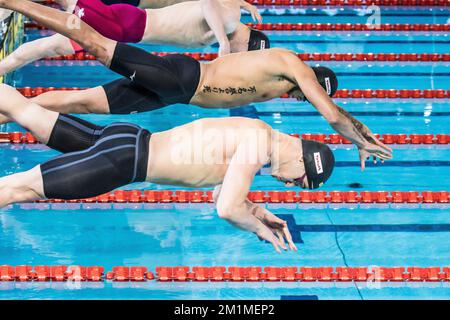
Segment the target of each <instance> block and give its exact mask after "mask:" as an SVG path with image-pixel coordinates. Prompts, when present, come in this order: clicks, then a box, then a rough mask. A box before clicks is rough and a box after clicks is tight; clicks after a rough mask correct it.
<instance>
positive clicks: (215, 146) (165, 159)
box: [148, 117, 271, 187]
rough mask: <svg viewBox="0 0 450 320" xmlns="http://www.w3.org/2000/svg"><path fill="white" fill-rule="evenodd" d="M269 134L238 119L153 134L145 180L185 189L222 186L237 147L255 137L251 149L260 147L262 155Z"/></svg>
mask: <svg viewBox="0 0 450 320" xmlns="http://www.w3.org/2000/svg"><path fill="white" fill-rule="evenodd" d="M270 134H271V127H270V126H268V125H267V124H266V123H264V122H262V121H260V120H255V119H249V118H241V117H233V118H207V119H201V120H197V121H194V122H190V123H188V124H186V125H183V126H179V127H176V128H173V129H171V130H168V131H164V132H159V133H155V134H153V135H152V138H151V140H150V157H149V167H148V180H149V181H151V182H154V183H159V184H166V185H167V184H169V185H170V184H172V185H182V186H187V187H208V186H215V185H218V184H221V183H222V181H223V178H224V176H225V173H226V171H227V169H228V164H229V162H230V161H231V158H232V157H233V155H234V153H235V151H236V148H237V146H238V145H239V144H240V143H241V142H242V141H243V140H244V139H248V137H249V135H250V136H251V137H253V136H254V135H256V137H257V141H255V143H254V144H253V145H255V146H257V145H261V147H259V148H258V149H259V151H261V152H265V151H266V150H269V148H268V144H270V139H269V138H268V137H270ZM255 154H256V149H255ZM262 165H264V163H262V164H261V166H262Z"/></svg>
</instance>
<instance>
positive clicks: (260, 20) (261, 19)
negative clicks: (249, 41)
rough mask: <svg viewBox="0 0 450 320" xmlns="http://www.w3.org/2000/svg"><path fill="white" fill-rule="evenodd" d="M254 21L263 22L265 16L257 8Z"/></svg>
mask: <svg viewBox="0 0 450 320" xmlns="http://www.w3.org/2000/svg"><path fill="white" fill-rule="evenodd" d="M253 20H254V21H257V22H258V23H262V22H263V18H262V15H261V13H259V11H258V9H256V11H255V16H254V17H253Z"/></svg>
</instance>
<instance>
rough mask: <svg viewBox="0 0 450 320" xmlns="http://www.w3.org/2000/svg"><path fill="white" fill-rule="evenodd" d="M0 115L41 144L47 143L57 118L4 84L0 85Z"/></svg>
mask: <svg viewBox="0 0 450 320" xmlns="http://www.w3.org/2000/svg"><path fill="white" fill-rule="evenodd" d="M0 114H2V115H4V116H5V117H7V118H8V119H10V120H11V121H14V122H17V123H18V124H19V125H21V126H22V127H24V128H26V129H27V130H29V131H30V132H31V133H32V134H33V135H34V136H35V137H36V138H37V139H38V140H39V141H41V142H42V143H47V142H48V140H49V138H50V134H51V132H52V130H53V127H54V125H55V123H56V120H57V118H58V116H59V113H57V112H53V111H50V110H47V109H44V108H42V107H41V106H39V105H38V104H36V103H33V102H32V101H30V100H29V99H27V98H25V97H24V96H22V95H21V94H20V93H19V92H18V91H17V90H15V89H14V88H12V87H10V86H8V85H6V84H0Z"/></svg>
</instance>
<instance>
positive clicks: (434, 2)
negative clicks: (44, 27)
mask: <svg viewBox="0 0 450 320" xmlns="http://www.w3.org/2000/svg"><path fill="white" fill-rule="evenodd" d="M246 1H247V2H249V3H251V4H254V5H258V6H364V5H369V6H370V5H378V6H427V7H432V6H442V7H443V6H448V5H449V3H448V1H447V0H246ZM43 4H45V5H51V4H55V2H54V1H52V0H47V1H43Z"/></svg>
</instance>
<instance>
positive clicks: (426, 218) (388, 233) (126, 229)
mask: <svg viewBox="0 0 450 320" xmlns="http://www.w3.org/2000/svg"><path fill="white" fill-rule="evenodd" d="M263 13H264V18H265V22H274V23H275V22H286V23H287V22H289V23H291V22H298V23H300V22H303V23H307V22H309V23H316V22H317V23H365V19H366V18H367V17H366V16H367V15H366V14H364V12H361V11H360V10H354V9H350V8H345V9H343V10H332V9H327V10H320V9H319V10H313V9H307V10H297V11H292V10H291V11H287V10H284V11H283V10H281V11H279V12H278V13H282V14H283V15H277V14H276V13H277V12H274V11H268V10H266V11H264V12H263ZM448 18H449V12H448V10H447V11H445V10H444V9H439V8H433V9H430V8H407V9H405V8H402V9H396V8H389V9H383V10H382V23H430V24H432V23H447V21H448ZM244 20H246V21H248V16H244ZM47 33H48V32H37V31H28V32H27V33H26V36H25V38H26V39H25V40H32V39H35V38H37V37H40V36H43V35H45V34H47ZM271 39H272V40H273V46H280V47H285V48H289V49H292V50H295V51H298V52H329V53H336V52H374V53H377V52H383V53H391V52H395V53H400V52H401V53H403V52H404V53H421V52H426V53H448V52H449V49H450V45H449V40H448V34H447V33H443V32H440V33H432V32H429V33H420V32H419V33H402V32H392V33H380V32H378V33H377V32H373V33H371V32H369V33H364V32H363V33H339V32H334V33H317V32H310V33H304V34H293V33H282V32H278V33H277V32H272V33H271ZM142 47H144V48H145V49H147V50H149V51H205V52H211V51H212V50H216V48H215V47H214V46H213V47H209V48H202V49H192V50H183V49H180V48H175V47H168V46H163V47H162V46H142ZM311 64H313V63H312V62H311ZM327 65H331V66H332V67H333V68H334V69H335V70H336V71H337V73H338V76H339V81H340V87H341V88H347V89H354V88H359V89H366V88H372V89H380V88H385V89H391V88H393V89H449V84H450V69H449V63H448V62H425V63H416V64H414V63H411V62H404V63H393V62H382V63H381V62H380V63H379V62H374V63H372V64H369V63H361V62H346V63H343V62H331V63H328V64H327ZM116 77H117V76H116V75H114V74H113V73H112V72H110V71H109V70H107V69H106V68H104V67H102V66H100V65H99V64H98V63H96V62H64V63H62V62H46V63H43V62H39V63H36V64H34V65H30V66H27V67H24V68H22V69H21V70H19V71H17V72H16V73H14V76H13V84H14V85H16V86H17V87H24V86H31V87H37V86H40V87H49V86H55V87H72V86H77V87H92V86H95V85H99V84H102V83H105V82H107V81H110V80H112V79H115V78H116ZM338 102H339V104H340V105H342V106H343V107H344V108H346V109H347V110H348V111H350V112H352V113H353V114H354V115H355V116H356V117H358V119H360V120H361V121H362V122H364V123H365V124H367V125H368V126H369V127H370V128H371V129H372V130H373V131H374V132H378V133H407V134H410V133H432V134H437V133H447V134H448V133H450V131H449V123H450V110H449V108H448V103H449V100H448V99H441V100H438V99H436V100H432V99H422V100H421V99H417V100H395V99H383V100H368V101H365V100H362V99H361V100H354V99H353V100H352V99H349V100H345V99H340V100H338ZM227 116H249V117H253V118H260V119H262V120H264V121H266V122H267V123H269V124H270V125H272V126H273V127H274V128H276V129H279V130H281V131H283V132H287V133H332V132H333V131H332V129H331V128H330V127H329V125H328V124H327V123H326V122H325V121H324V120H323V119H322V118H321V117H320V116H319V115H318V113H317V112H315V110H314V109H313V108H312V107H311V106H310V105H308V104H306V103H299V102H295V101H291V100H281V99H276V100H273V101H270V102H266V103H257V104H252V105H250V106H246V107H243V108H239V109H234V110H206V109H201V108H197V107H193V106H184V105H175V106H171V107H168V108H165V109H161V110H157V111H154V112H150V113H145V114H139V115H130V116H99V115H83V116H82V117H83V118H84V119H87V120H89V121H93V122H95V123H98V124H107V123H110V122H114V121H127V122H133V123H136V124H139V125H141V126H144V127H146V128H148V129H150V130H151V131H160V130H167V129H169V128H172V127H174V126H177V125H181V124H184V123H187V122H190V121H192V120H195V119H199V118H203V117H227ZM19 129H20V128H18V127H17V126H16V125H12V124H8V125H6V126H3V127H0V131H5V132H6V131H14V130H19ZM394 151H395V153H394V156H395V157H394V159H393V160H392V161H389V162H386V163H385V164H384V165H377V166H373V165H368V168H367V169H366V171H365V172H364V173H361V172H360V170H359V165H358V156H357V151H356V150H355V148H354V147H352V146H348V147H345V148H341V147H340V148H338V149H337V150H335V156H336V160H337V167H336V170H335V173H334V175H333V176H332V178H331V179H330V180H329V182H328V183H327V184H326V186H325V187H324V188H323V190H326V191H331V190H351V188H350V187H349V184H351V183H356V182H357V183H360V184H361V185H362V189H361V190H372V191H376V190H388V191H393V190H402V191H408V190H416V191H423V190H432V191H440V190H449V186H450V148H448V147H442V146H441V147H439V146H436V145H432V146H428V147H426V146H416V147H412V146H403V147H399V146H398V147H395V150H394ZM55 155H57V153H56V152H54V151H51V150H49V149H47V148H46V147H43V146H23V145H0V157H1V159H2V162H1V166H0V173H1V175H6V174H12V173H15V172H19V171H23V170H27V169H30V168H32V167H33V166H35V165H37V164H39V163H41V162H43V161H46V160H48V159H50V158H51V157H53V156H55ZM69 183H70V181H68V184H69ZM127 188H128V189H136V188H140V189H174V190H175V189H178V188H176V187H173V188H170V187H161V186H157V185H153V184H150V183H141V184H135V185H130V186H127ZM252 190H284V187H283V185H280V184H279V183H278V182H277V181H275V180H273V179H272V178H271V177H270V176H268V175H267V174H266V172H265V171H264V170H262V172H261V173H260V174H258V175H257V177H256V179H255V182H254V184H253V186H252ZM269 209H270V210H271V211H273V212H274V213H275V214H277V215H279V216H280V217H282V218H283V219H285V220H286V221H288V224H289V227H290V230H291V232H292V234H293V237H294V240H295V242H296V244H297V245H298V247H299V252H298V253H293V252H288V253H283V254H277V253H275V252H274V250H273V249H272V247H271V246H270V245H269V244H266V243H263V242H259V241H258V240H257V238H256V237H255V236H254V235H252V234H248V233H244V232H241V231H239V230H236V229H234V228H233V227H231V226H230V225H228V224H227V223H226V222H224V221H222V220H220V219H219V218H218V217H217V214H216V212H215V210H214V208H213V207H212V206H210V205H196V206H189V205H187V206H186V205H169V206H166V207H157V208H153V209H147V210H146V209H143V208H141V209H134V210H126V209H117V208H114V207H112V208H110V209H105V210H98V209H96V210H94V209H91V210H70V211H58V210H53V211H51V210H42V211H39V210H25V209H20V208H19V207H18V206H14V207H12V208H11V207H10V208H6V209H3V210H1V211H0V227H1V228H0V265H2V264H8V265H21V264H30V265H61V264H62V265H102V266H104V267H105V268H106V270H110V269H111V268H112V267H113V266H116V265H126V266H136V265H144V266H147V267H149V269H150V270H153V271H154V270H155V268H156V267H157V266H161V265H167V266H176V265H187V266H195V265H201V266H214V265H227V266H232V265H238V266H254V265H259V266H269V265H272V266H289V265H296V266H346V265H347V266H377V265H378V266H422V267H429V266H449V265H450V249H449V246H448V239H449V237H450V215H448V210H449V209H448V207H447V208H446V209H437V208H434V209H424V208H378V209H376V208H372V209H358V208H353V209H352V208H342V207H341V208H330V207H326V208H322V209H308V210H305V209H302V208H280V207H270V208H269ZM256 290H257V291H256ZM287 296H289V297H293V298H295V297H309V298H318V299H383V298H384V299H386V298H387V299H448V298H450V284H447V283H434V284H433V283H385V284H369V285H367V284H363V283H157V282H154V281H153V282H148V283H132V284H129V283H110V282H106V283H100V284H87V283H84V284H72V283H70V284H66V283H62V284H61V283H44V284H37V283H0V299H240V298H246V299H256V298H262V299H280V298H281V297H287Z"/></svg>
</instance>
